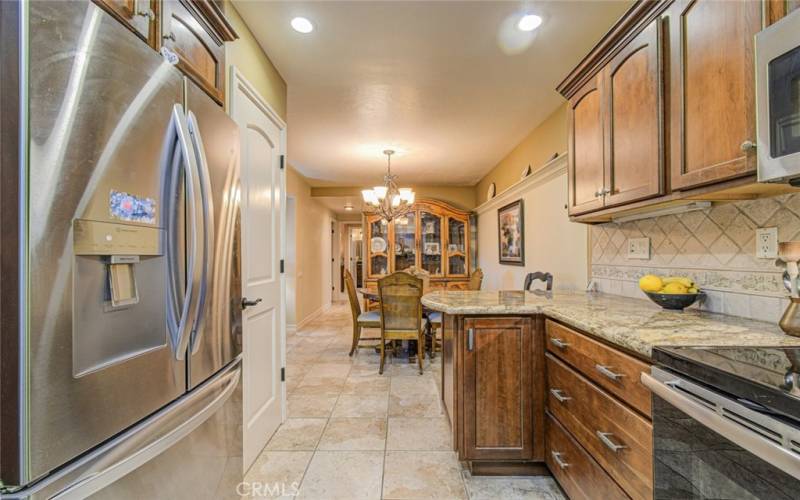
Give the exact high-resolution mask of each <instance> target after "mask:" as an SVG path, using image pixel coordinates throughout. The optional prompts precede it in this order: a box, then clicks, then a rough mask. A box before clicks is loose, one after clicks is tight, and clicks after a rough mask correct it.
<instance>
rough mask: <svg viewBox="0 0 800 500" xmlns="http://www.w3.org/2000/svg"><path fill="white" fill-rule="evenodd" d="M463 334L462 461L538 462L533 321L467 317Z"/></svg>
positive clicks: (528, 319)
mask: <svg viewBox="0 0 800 500" xmlns="http://www.w3.org/2000/svg"><path fill="white" fill-rule="evenodd" d="M461 334H462V338H461V339H460V340H461V341H463V342H461V344H462V359H463V360H464V364H463V366H464V371H463V377H464V385H463V398H464V399H463V410H464V411H463V429H464V435H463V439H464V446H463V449H462V451H463V455H464V456H463V457H462V458H464V459H467V460H531V459H533V458H534V441H533V435H534V432H533V411H534V409H533V393H534V387H533V384H534V382H535V381H537V379H538V380H539V381H540V380H541V378H542V377H534V376H533V362H534V357H533V353H534V342H533V322H532V319H531V318H529V317H528V318H515V317H500V318H466V319H465V320H464V324H463V330H462V332H461ZM541 445H543V443H542V444H541Z"/></svg>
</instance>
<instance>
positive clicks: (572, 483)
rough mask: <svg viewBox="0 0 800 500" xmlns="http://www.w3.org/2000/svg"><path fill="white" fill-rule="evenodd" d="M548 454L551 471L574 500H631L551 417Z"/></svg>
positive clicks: (548, 427)
mask: <svg viewBox="0 0 800 500" xmlns="http://www.w3.org/2000/svg"><path fill="white" fill-rule="evenodd" d="M546 426H547V438H546V439H545V441H546V442H547V455H546V456H545V461H546V462H547V466H548V468H549V469H550V471H551V472H552V473H553V476H555V478H556V480H558V484H560V485H561V487H562V488H564V491H566V492H567V495H569V498H570V499H572V500H583V499H585V500H594V499H596V498H603V499H605V500H614V499H627V498H628V496H627V495H626V494H625V492H623V491H622V489H621V488H620V487H619V486H618V485H617V483H615V482H614V480H613V479H611V477H609V475H608V474H606V472H605V471H604V470H603V468H602V467H600V465H599V464H598V463H597V462H595V460H594V459H593V458H592V457H591V455H589V454H588V453H586V450H584V449H583V448H581V445H579V444H578V443H577V442H576V441H575V439H573V438H572V436H570V435H569V433H568V432H567V431H566V430H565V429H564V427H562V426H561V424H559V423H558V421H557V420H556V419H555V418H553V416H552V415H550V414H549V413H548V414H547V424H546Z"/></svg>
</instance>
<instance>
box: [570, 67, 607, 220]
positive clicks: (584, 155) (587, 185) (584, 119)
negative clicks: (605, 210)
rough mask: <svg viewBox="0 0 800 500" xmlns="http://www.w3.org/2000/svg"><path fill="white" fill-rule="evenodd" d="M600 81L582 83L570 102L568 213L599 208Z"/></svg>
mask: <svg viewBox="0 0 800 500" xmlns="http://www.w3.org/2000/svg"><path fill="white" fill-rule="evenodd" d="M602 108H603V95H602V79H601V78H600V76H599V75H598V76H596V77H595V78H593V79H592V80H591V81H589V82H588V83H586V85H584V87H583V88H582V89H581V90H580V91H579V92H578V93H577V94H576V95H575V97H573V99H572V101H571V102H570V109H569V116H568V123H569V125H568V126H569V132H570V133H569V152H570V155H569V173H570V175H569V179H570V183H569V213H570V214H571V215H572V214H580V213H583V212H588V211H590V210H595V209H597V208H600V207H602V206H603V178H604V171H605V158H604V151H603V148H604V136H603V119H602V117H603V115H602V113H601V111H602Z"/></svg>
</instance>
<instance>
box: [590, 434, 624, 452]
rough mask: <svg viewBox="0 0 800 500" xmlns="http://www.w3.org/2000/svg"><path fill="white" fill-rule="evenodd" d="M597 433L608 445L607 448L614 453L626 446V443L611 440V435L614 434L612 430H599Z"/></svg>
mask: <svg viewBox="0 0 800 500" xmlns="http://www.w3.org/2000/svg"><path fill="white" fill-rule="evenodd" d="M596 434H597V437H598V438H600V441H602V443H603V444H604V445H605V446H606V448H608V449H609V450H611V451H613V452H614V453H616V452H618V451H619V450H621V449H623V448H626V446H625V445H622V444H617V443H615V442H614V441H612V440H611V436H613V435H614V434H612V433H610V432H601V431H597V432H596Z"/></svg>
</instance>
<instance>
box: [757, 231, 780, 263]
mask: <svg viewBox="0 0 800 500" xmlns="http://www.w3.org/2000/svg"><path fill="white" fill-rule="evenodd" d="M756 257H757V258H759V259H775V258H777V257H778V228H777V227H760V228H758V229H756Z"/></svg>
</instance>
